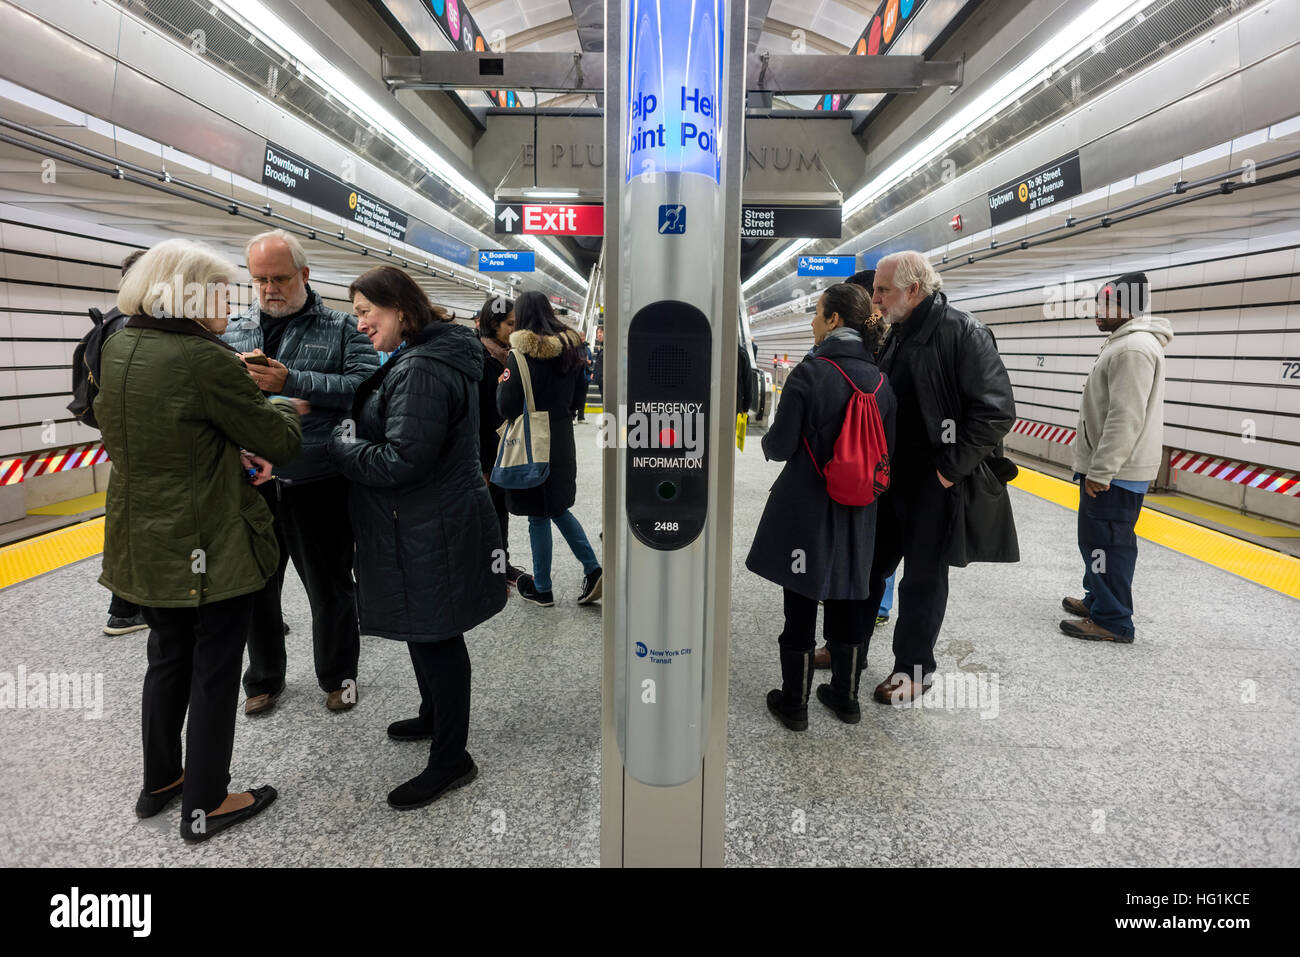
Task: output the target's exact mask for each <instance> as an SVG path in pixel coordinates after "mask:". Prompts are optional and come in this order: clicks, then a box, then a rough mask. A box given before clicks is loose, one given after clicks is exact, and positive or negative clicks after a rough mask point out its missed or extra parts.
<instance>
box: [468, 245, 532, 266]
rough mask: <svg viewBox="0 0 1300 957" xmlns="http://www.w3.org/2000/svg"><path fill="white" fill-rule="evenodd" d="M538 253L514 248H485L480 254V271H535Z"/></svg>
mask: <svg viewBox="0 0 1300 957" xmlns="http://www.w3.org/2000/svg"><path fill="white" fill-rule="evenodd" d="M536 269H537V254H536V253H533V252H520V251H518V250H514V249H484V250H481V251H480V252H479V254H478V271H479V272H534V271H536Z"/></svg>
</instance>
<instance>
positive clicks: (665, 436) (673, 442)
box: [659, 429, 677, 449]
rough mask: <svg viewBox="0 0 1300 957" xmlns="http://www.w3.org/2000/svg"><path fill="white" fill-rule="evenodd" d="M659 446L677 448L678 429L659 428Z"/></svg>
mask: <svg viewBox="0 0 1300 957" xmlns="http://www.w3.org/2000/svg"><path fill="white" fill-rule="evenodd" d="M659 448H661V449H675V448H677V430H676V429H660V430H659Z"/></svg>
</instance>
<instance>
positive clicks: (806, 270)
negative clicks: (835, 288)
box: [799, 256, 858, 276]
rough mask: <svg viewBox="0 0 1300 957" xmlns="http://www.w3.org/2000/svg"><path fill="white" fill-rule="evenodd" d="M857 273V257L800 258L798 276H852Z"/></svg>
mask: <svg viewBox="0 0 1300 957" xmlns="http://www.w3.org/2000/svg"><path fill="white" fill-rule="evenodd" d="M857 271H858V257H857V256H800V257H799V275H800V276H852V275H853V274H854V273H855V272H857Z"/></svg>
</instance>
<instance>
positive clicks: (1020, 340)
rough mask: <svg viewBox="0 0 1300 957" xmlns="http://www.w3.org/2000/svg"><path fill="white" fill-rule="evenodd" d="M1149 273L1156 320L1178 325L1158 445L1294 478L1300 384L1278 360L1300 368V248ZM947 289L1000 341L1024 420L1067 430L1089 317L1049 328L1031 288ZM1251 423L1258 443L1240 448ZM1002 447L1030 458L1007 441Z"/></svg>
mask: <svg viewBox="0 0 1300 957" xmlns="http://www.w3.org/2000/svg"><path fill="white" fill-rule="evenodd" d="M1252 245H1254V244H1252ZM1117 271H1122V270H1117ZM1147 274H1148V277H1149V278H1150V280H1151V285H1152V311H1153V312H1154V313H1155V314H1157V315H1161V316H1164V317H1165V318H1167V319H1169V321H1170V322H1171V324H1172V325H1173V328H1174V339H1173V341H1172V342H1171V343H1170V345H1169V347H1168V348H1167V350H1166V357H1167V362H1166V370H1165V375H1166V384H1165V444H1166V445H1168V446H1172V447H1175V448H1179V449H1185V450H1188V451H1193V452H1205V453H1209V454H1212V455H1221V456H1227V457H1230V458H1233V459H1239V460H1242V461H1248V462H1254V463H1257V464H1261V465H1270V466H1276V467H1278V468H1283V469H1292V470H1300V378H1296V379H1286V380H1284V379H1283V368H1284V366H1283V363H1284V362H1286V361H1288V360H1290V361H1296V362H1300V250H1297V249H1296V248H1271V249H1270V248H1267V247H1264V248H1259V249H1258V250H1257V251H1249V252H1247V251H1242V252H1241V253H1240V254H1238V255H1231V256H1227V257H1226V258H1222V259H1219V260H1216V261H1212V262H1195V263H1188V264H1186V265H1171V266H1167V267H1164V268H1158V269H1148V270H1147ZM1256 277H1268V278H1264V279H1260V280H1256ZM1087 278H1088V279H1089V281H1100V280H1103V279H1106V278H1113V277H1111V276H1099V277H1087ZM1080 281H1082V280H1080ZM953 287H957V284H956V283H953V284H950V289H949V294H950V296H951V297H952V298H953V300H954V302H955V303H956V304H957V305H959V306H961V307H962V308H965V309H968V310H970V311H972V312H973V313H974V314H975V315H976V316H978V317H979V318H980V319H982V320H983V321H984V322H986V323H988V324H989V326H990V327H991V328H992V329H993V331H994V333H995V334H996V335H997V337H998V344H999V347H1000V348H1001V350H1002V352H1003V357H1004V361H1005V362H1006V366H1007V369H1008V371H1009V372H1010V375H1011V381H1012V384H1013V385H1014V387H1015V392H1016V402H1017V408H1018V413H1019V415H1020V417H1021V418H1026V419H1034V420H1037V421H1040V422H1048V423H1051V424H1053V425H1063V426H1069V427H1074V426H1075V424H1076V422H1077V415H1078V405H1079V397H1080V394H1081V393H1082V389H1083V383H1084V380H1085V378H1086V376H1087V373H1088V370H1089V369H1090V368H1091V366H1092V363H1093V360H1094V359H1095V358H1096V355H1097V353H1098V351H1099V350H1100V347H1101V344H1102V336H1101V335H1100V334H1098V332H1097V330H1096V327H1095V326H1094V325H1093V323H1092V320H1091V319H1086V318H1085V319H1060V320H1055V319H1053V320H1047V319H1045V316H1044V310H1043V304H1042V298H1043V297H1042V294H1041V292H1040V291H1039V290H1038V289H1033V290H1028V291H1024V292H1014V293H999V294H995V295H989V296H981V297H979V298H977V299H973V300H963V298H962V296H961V292H960V288H959V287H957V288H953ZM1075 337H1079V338H1075ZM1040 355H1041V356H1042V357H1043V360H1042V365H1039V364H1038V358H1037V357H1038V356H1040ZM1053 389H1056V390H1062V389H1063V390H1066V391H1055V392H1054V391H1051V390H1053ZM1247 419H1249V420H1252V421H1253V423H1254V427H1255V436H1256V441H1255V442H1253V443H1251V442H1246V441H1243V435H1242V433H1243V422H1244V420H1247ZM1225 433H1226V434H1225ZM1007 443H1008V445H1009V446H1010V447H1012V448H1018V449H1020V450H1022V451H1025V452H1030V451H1031V450H1030V449H1029V448H1028V447H1027V445H1026V440H1025V439H1023V438H1022V437H1019V436H1016V435H1014V434H1013V435H1011V436H1008V439H1007Z"/></svg>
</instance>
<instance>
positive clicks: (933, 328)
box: [863, 252, 1020, 704]
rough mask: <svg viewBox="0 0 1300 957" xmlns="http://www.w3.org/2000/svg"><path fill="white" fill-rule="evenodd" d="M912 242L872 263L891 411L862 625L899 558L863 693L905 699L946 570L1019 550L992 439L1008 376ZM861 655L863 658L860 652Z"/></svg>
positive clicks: (938, 622) (914, 682) (925, 672)
mask: <svg viewBox="0 0 1300 957" xmlns="http://www.w3.org/2000/svg"><path fill="white" fill-rule="evenodd" d="M942 286H943V280H942V279H941V278H940V276H939V275H938V273H936V272H935V270H934V267H933V266H931V265H930V262H929V260H927V259H926V258H925V257H924V256H923V255H921V253H919V252H902V253H894V254H893V255H891V256H886V257H885V258H884V259H882V260H880V262H879V263H878V264H877V265H876V275H875V281H874V293H873V295H872V302H874V303H875V305H876V306H877V308H879V309H880V312H881V314H882V315H883V316H884V319H885V321H886V322H888V323H889V324H890V330H889V336H888V338H887V339H886V340H885V344H884V347H883V348H882V349H881V352H880V358H879V365H880V370H881V371H882V372H884V373H885V375H886V376H887V377H888V378H889V383H890V385H891V386H893V389H894V395H895V398H897V400H898V414H897V419H896V420H895V426H894V445H893V448H892V450H891V462H890V465H891V471H890V485H889V490H888V491H886V492H885V493H884V495H882V496H881V498H880V507H879V509H878V511H877V525H876V546H875V554H874V556H873V559H872V566H871V595H870V597H869V598H868V601H867V606H868V607H867V610H866V611H867V617H866V620H867V623H868V628H871V629H874V622H875V620H876V611H877V609H878V608H879V604H880V600H881V598H882V597H883V596H884V593H885V580H886V579H888V578H889V576H890V575H892V574H893V573H894V569H895V568H897V567H898V563H899V561H900V560H902V561H903V562H904V564H906V566H907V574H906V575H904V576H903V579H902V582H901V584H900V585H899V587H898V609H899V613H898V622H897V624H896V625H895V626H894V665H893V669H892V671H891V673H890V675H889V677H888V678H886V679H885V680H884V681H882V682H881V683H880V684H879V685H878V686H877V687H876V690H875V693H874V695H873V697H874V698H875V700H876V701H878V702H880V703H881V704H906V703H908V702H910V701H912V700H913V699H914V698H916V697H918V696H920V695H922V694H924V693H925V689H926V688H928V687H929V686H930V683H931V681H932V680H933V674H934V671H935V660H934V646H935V643H936V642H937V641H938V638H939V629H940V628H941V627H942V626H943V619H944V614H945V612H946V611H947V607H948V568H949V566H950V565H956V566H959V567H960V566H964V565H966V564H968V563H970V562H975V561H986V562H1014V561H1018V560H1019V558H1020V552H1019V548H1018V545H1017V541H1016V529H1015V524H1014V522H1013V520H1012V516H1011V502H1010V497H1009V496H1008V494H1007V490H1006V484H1005V483H1006V482H1007V481H1008V480H1009V479H1010V478H1011V477H1012V476H1014V474H1015V471H1016V469H1015V466H1014V465H1013V464H1012V463H1011V462H1010V461H1009V460H1007V459H1006V458H1004V457H1003V455H1002V437H1003V436H1004V435H1005V434H1006V433H1007V432H1008V431H1009V430H1010V429H1011V426H1012V425H1013V424H1014V423H1015V421H1016V407H1015V400H1014V399H1013V398H1012V393H1011V380H1010V377H1009V376H1008V375H1007V370H1006V367H1005V366H1004V365H1003V364H1002V357H1001V356H999V355H998V350H997V344H996V343H995V342H994V339H993V334H992V333H991V332H990V331H989V330H988V327H987V326H985V325H984V324H983V323H982V322H979V321H978V320H976V319H974V318H973V317H971V316H970V315H969V314H967V313H965V312H962V311H961V310H960V309H957V308H955V307H954V306H952V305H950V304H949V303H948V298H947V296H945V295H944V293H943V292H942V291H941V289H942ZM865 657H866V656H865V655H863V658H864V659H865Z"/></svg>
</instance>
